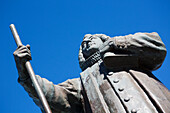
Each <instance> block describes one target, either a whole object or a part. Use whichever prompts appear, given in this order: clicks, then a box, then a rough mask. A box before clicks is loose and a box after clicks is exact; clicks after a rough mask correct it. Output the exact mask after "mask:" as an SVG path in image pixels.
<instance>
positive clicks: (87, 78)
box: [81, 68, 110, 113]
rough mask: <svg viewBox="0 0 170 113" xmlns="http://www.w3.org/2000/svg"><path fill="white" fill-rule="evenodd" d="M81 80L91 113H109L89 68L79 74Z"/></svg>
mask: <svg viewBox="0 0 170 113" xmlns="http://www.w3.org/2000/svg"><path fill="white" fill-rule="evenodd" d="M81 79H82V82H83V86H84V88H85V92H86V94H87V97H88V100H89V103H90V105H91V109H92V111H93V113H110V111H109V109H108V106H107V105H106V103H105V101H104V99H103V96H102V94H101V92H100V90H99V86H98V84H97V81H96V79H95V78H94V76H93V75H92V73H91V72H90V69H89V68H88V69H86V70H85V71H83V72H82V73H81Z"/></svg>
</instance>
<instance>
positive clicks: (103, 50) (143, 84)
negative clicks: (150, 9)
mask: <svg viewBox="0 0 170 113" xmlns="http://www.w3.org/2000/svg"><path fill="white" fill-rule="evenodd" d="M29 48H30V46H29V45H27V46H20V47H18V48H17V49H16V51H15V52H14V58H15V61H16V65H17V69H18V73H19V78H18V82H19V83H20V84H21V85H22V86H23V87H24V88H25V90H26V91H27V92H28V94H29V95H30V97H31V98H32V99H33V101H34V102H35V103H36V104H37V105H38V106H39V107H40V108H41V110H42V106H41V104H40V102H39V99H38V97H37V94H36V92H35V89H34V86H33V85H32V82H31V80H30V77H29V76H28V72H27V70H26V68H25V65H24V63H25V62H26V61H27V60H31V53H30V49H29ZM165 56H166V48H165V45H164V44H163V42H162V41H161V39H160V37H159V35H158V34H157V33H155V32H153V33H136V34H134V35H131V34H130V35H126V36H118V37H113V38H111V37H109V36H106V35H104V34H95V35H91V34H87V35H85V36H84V39H83V42H82V44H81V46H80V51H79V64H80V67H81V69H82V73H81V74H80V75H81V77H80V78H76V79H69V80H67V81H65V82H63V83H61V84H58V85H54V84H53V83H52V82H50V81H48V80H47V79H45V78H41V77H40V76H39V75H36V78H37V80H38V82H39V84H40V86H41V88H42V90H43V92H44V94H45V96H46V99H47V101H48V103H49V105H50V108H51V110H52V112H53V113H126V112H127V113H130V112H131V113H168V112H170V106H169V105H170V93H169V90H168V89H167V88H166V87H165V86H164V85H163V84H162V83H161V82H160V81H159V80H158V79H157V78H156V77H155V76H154V75H153V74H152V73H151V71H152V70H156V69H158V68H159V67H160V66H161V65H162V63H163V61H164V58H165ZM42 112H43V110H42Z"/></svg>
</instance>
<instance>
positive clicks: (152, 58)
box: [107, 32, 166, 70]
mask: <svg viewBox="0 0 170 113" xmlns="http://www.w3.org/2000/svg"><path fill="white" fill-rule="evenodd" d="M108 42H109V44H108V47H107V48H109V49H108V50H109V51H110V52H113V53H114V54H127V55H133V56H137V57H138V59H139V60H138V63H139V65H140V66H142V67H144V68H146V69H149V70H155V69H157V68H159V67H160V66H161V65H162V63H163V61H164V59H165V56H166V48H165V45H164V43H163V42H162V40H161V39H160V36H159V35H158V34H157V33H156V32H153V33H136V34H134V35H131V34H130V35H126V36H117V37H113V38H111V39H109V41H108Z"/></svg>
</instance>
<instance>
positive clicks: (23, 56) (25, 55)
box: [17, 53, 32, 60]
mask: <svg viewBox="0 0 170 113" xmlns="http://www.w3.org/2000/svg"><path fill="white" fill-rule="evenodd" d="M17 56H18V57H19V58H22V59H23V60H24V59H26V60H31V59H32V58H31V55H30V54H28V53H23V54H18V55H17Z"/></svg>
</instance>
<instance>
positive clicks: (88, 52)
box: [79, 34, 110, 70]
mask: <svg viewBox="0 0 170 113" xmlns="http://www.w3.org/2000/svg"><path fill="white" fill-rule="evenodd" d="M109 38H110V37H109V36H106V35H104V34H94V35H91V34H86V35H85V36H84V38H83V41H82V43H81V46H80V50H79V65H80V68H81V69H82V68H83V64H84V62H85V61H86V60H87V59H88V58H89V57H90V56H92V55H93V54H94V53H96V52H98V51H99V47H100V46H101V45H102V44H103V43H104V42H105V41H106V40H107V39H109ZM82 70H84V69H82Z"/></svg>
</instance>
